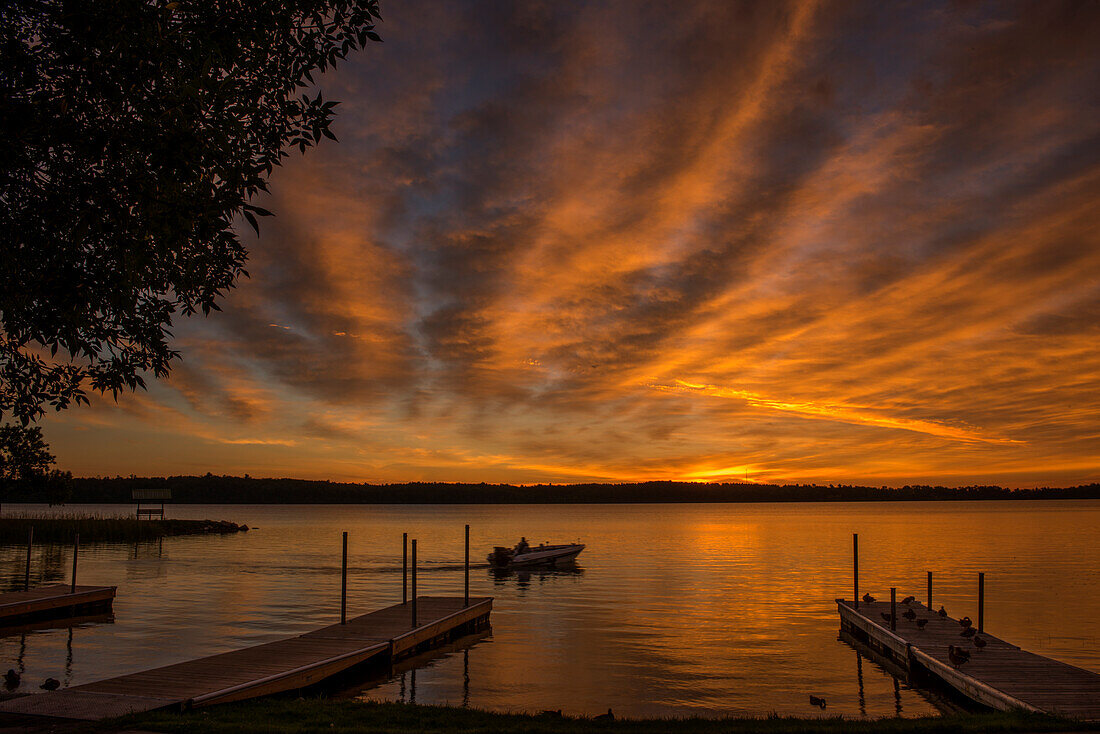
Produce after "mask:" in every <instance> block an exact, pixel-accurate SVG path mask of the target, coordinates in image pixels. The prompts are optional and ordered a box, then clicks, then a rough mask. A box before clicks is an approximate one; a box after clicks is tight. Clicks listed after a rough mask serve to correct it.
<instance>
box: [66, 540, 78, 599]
mask: <svg viewBox="0 0 1100 734" xmlns="http://www.w3.org/2000/svg"><path fill="white" fill-rule="evenodd" d="M79 552H80V533H77V534H76V537H75V538H73V583H72V585H71V587H70V589H69V593H70V594H75V593H76V556H77V554H78V553H79Z"/></svg>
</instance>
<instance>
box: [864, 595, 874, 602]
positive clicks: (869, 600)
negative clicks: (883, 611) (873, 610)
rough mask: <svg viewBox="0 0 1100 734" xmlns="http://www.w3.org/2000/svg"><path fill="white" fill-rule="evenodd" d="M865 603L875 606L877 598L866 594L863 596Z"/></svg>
mask: <svg viewBox="0 0 1100 734" xmlns="http://www.w3.org/2000/svg"><path fill="white" fill-rule="evenodd" d="M863 601H864V603H866V604H874V603H875V597H873V596H871V595H870V594H864V595H863Z"/></svg>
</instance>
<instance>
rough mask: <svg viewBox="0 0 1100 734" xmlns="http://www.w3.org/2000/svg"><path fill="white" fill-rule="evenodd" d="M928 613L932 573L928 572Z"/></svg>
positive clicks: (929, 609) (930, 605)
mask: <svg viewBox="0 0 1100 734" xmlns="http://www.w3.org/2000/svg"><path fill="white" fill-rule="evenodd" d="M928 611H932V572H931V571H929V572H928Z"/></svg>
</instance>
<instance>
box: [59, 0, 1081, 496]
mask: <svg viewBox="0 0 1100 734" xmlns="http://www.w3.org/2000/svg"><path fill="white" fill-rule="evenodd" d="M1075 8H1076V9H1075ZM382 14H383V16H384V17H385V22H384V23H383V24H382V25H381V27H380V28H379V30H380V32H381V34H382V36H383V37H384V39H385V43H383V44H373V45H371V46H370V47H369V48H367V49H366V50H365V51H363V52H361V53H359V54H357V55H355V56H354V57H353V58H352V59H351V60H350V61H349V62H347V63H345V64H344V65H343V66H342V67H341V68H340V69H339V70H338V71H337V72H336V73H330V74H328V75H326V76H324V77H323V78H321V79H320V86H321V88H322V89H323V90H324V93H325V97H326V98H332V99H339V100H342V104H341V105H340V106H339V107H338V108H337V111H338V117H337V119H336V122H335V123H334V126H333V129H334V131H335V132H336V134H337V136H338V137H339V138H340V142H339V143H333V142H332V141H325V142H324V143H322V144H321V145H320V147H319V148H317V149H314V150H312V151H308V152H307V154H306V155H305V156H300V155H299V154H297V153H296V152H295V153H294V154H292V156H291V157H290V158H289V159H288V163H287V164H286V166H285V167H284V168H283V169H282V170H279V171H277V172H276V174H275V175H274V177H273V179H272V185H271V188H272V196H271V197H269V199H268V200H267V201H266V202H260V203H261V204H262V205H263V206H266V207H268V208H270V209H272V210H273V211H275V213H276V217H274V218H271V219H266V220H264V221H263V222H262V223H261V225H262V230H261V236H260V237H259V238H258V239H257V238H255V237H254V236H253V235H251V232H250V230H248V228H247V226H246V227H243V228H242V230H241V231H242V234H243V235H245V236H247V238H248V242H249V246H250V249H251V260H250V262H249V265H248V269H249V271H250V273H251V278H250V279H247V280H245V281H243V282H242V283H241V284H240V287H239V288H238V289H237V290H236V291H234V292H233V293H232V294H231V295H230V296H229V297H228V298H226V299H225V300H224V301H223V302H222V307H223V309H224V312H223V313H220V314H215V315H213V316H211V317H209V318H205V319H204V318H201V317H198V318H193V319H190V320H181V321H178V322H177V323H176V326H175V329H174V332H175V334H176V342H175V346H176V348H177V349H179V350H180V351H181V352H182V353H183V361H182V362H179V363H177V366H176V367H175V370H174V372H173V375H172V377H171V379H170V380H168V381H166V382H161V383H158V384H151V388H150V390H149V391H148V392H147V393H138V394H136V395H125V396H122V397H121V398H120V400H119V402H118V404H117V405H116V404H115V403H114V402H113V401H112V400H111V399H110V397H108V398H106V399H104V398H96V399H93V404H92V406H91V407H81V408H74V409H72V410H69V411H68V412H66V413H64V414H54V413H51V414H49V415H48V416H47V417H46V418H45V420H44V421H43V424H42V425H43V427H44V432H45V435H46V438H47V440H49V441H50V443H51V445H52V447H53V450H54V453H56V454H57V456H58V466H59V467H60V468H64V469H69V470H72V471H73V472H74V473H76V474H78V475H115V474H123V475H126V474H131V473H135V474H139V475H164V474H190V473H205V472H207V471H211V472H214V473H216V474H222V473H226V474H245V473H249V474H251V475H253V476H293V477H302V478H323V479H337V480H355V481H404V480H420V479H425V480H453V481H487V482H498V481H510V482H522V483H530V482H550V481H553V482H571V481H590V480H595V481H632V480H645V479H683V480H706V481H712V480H715V481H717V480H742V481H743V480H744V479H745V478H746V477H747V478H748V479H749V480H751V481H775V482H824V483H829V482H836V483H840V482H844V483H850V482H856V483H868V484H873V485H881V484H888V485H901V484H907V483H932V484H971V483H998V484H1004V485H1008V486H1035V485H1067V484H1078V483H1085V482H1090V481H1098V480H1100V234H1098V233H1100V4H1098V3H1095V2H1092V3H1088V2H1085V3H1076V4H1074V3H1068V4H1062V3H1058V2H1053V1H1051V2H1045V1H1043V2H1036V3H1019V4H1018V3H1011V2H998V3H990V4H983V3H970V2H966V3H962V2H959V3H942V4H940V3H933V2H913V3H880V2H865V3H860V2H839V3H830V2H825V3H813V2H797V3H791V4H784V3H782V2H778V1H776V0H767V1H766V2H760V3H756V4H752V3H734V2H729V1H727V0H716V1H715V2H676V3H647V4H643V3H639V2H633V1H632V0H630V1H624V2H621V3H616V2H594V3H584V4H580V3H571V2H545V3H535V2H530V3H526V2H525V3H513V2H510V1H502V2H499V3H489V2H483V3H476V4H475V3H455V2H448V1H446V0H441V1H440V2H430V1H421V0H399V1H398V0H389V1H386V0H383V5H382Z"/></svg>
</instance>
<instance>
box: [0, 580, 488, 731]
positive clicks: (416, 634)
mask: <svg viewBox="0 0 1100 734" xmlns="http://www.w3.org/2000/svg"><path fill="white" fill-rule="evenodd" d="M492 602H493V600H492V597H476V598H475V597H471V598H470V604H469V606H466V605H465V604H464V603H463V599H462V598H461V597H419V598H418V599H417V611H418V624H417V626H416V627H413V626H412V619H411V609H410V607H409V605H403V604H396V605H394V606H391V607H387V608H385V609H379V610H377V611H374V612H369V613H367V614H364V615H361V616H359V617H355V618H353V619H350V620H348V622H347V624H344V625H341V624H335V625H329V626H327V627H322V628H321V629H319V630H314V631H312V632H307V633H305V634H303V635H299V636H297V637H290V638H287V639H284V640H278V641H275V642H267V643H263V644H260V645H255V646H253V647H248V648H244V649H242V650H234V651H232V652H224V653H219V654H217V655H210V656H208V657H205V658H199V659H197V660H187V661H184V662H180V663H173V664H171V665H165V666H162V667H160V668H154V669H151V670H143V671H139V672H136V673H130V674H127V675H121V676H118V677H115V678H109V679H107V680H102V681H96V682H94V683H86V684H83V685H80V686H74V687H72V688H66V689H64V690H61V691H54V692H51V693H43V694H33V695H30V696H24V697H21V698H16V699H11V700H8V701H4V702H2V703H0V712H8V713H19V714H30V715H38V716H52V717H60V718H69V719H84V720H98V719H103V718H109V717H112V716H119V715H122V714H126V713H131V712H140V711H149V710H153V709H159V708H167V707H171V706H181V707H182V706H205V705H212V704H216V703H227V702H229V701H239V700H243V699H246V698H254V697H257V696H264V695H270V694H272V693H279V692H282V691H287V690H294V689H297V688H304V687H306V686H310V685H314V684H316V683H319V682H321V681H322V680H324V679H326V678H328V677H331V676H332V675H335V674H337V673H340V672H342V671H344V670H347V669H348V668H350V667H353V666H355V665H358V664H360V663H364V662H366V661H368V660H372V659H375V658H378V657H383V658H387V659H389V658H391V656H394V655H396V654H398V653H397V651H398V650H399V649H414V648H415V647H416V646H417V645H422V644H428V643H431V642H432V641H433V640H435V639H436V638H437V637H438V636H440V635H441V634H444V633H446V632H448V631H451V630H457V629H460V628H463V627H464V626H465V625H467V624H468V623H471V622H474V621H476V620H479V619H482V618H487V617H488V615H489V613H490V611H491V610H492ZM396 640H404V642H403V643H402V644H403V646H402V645H397V644H395V641H396ZM391 662H392V660H391Z"/></svg>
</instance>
